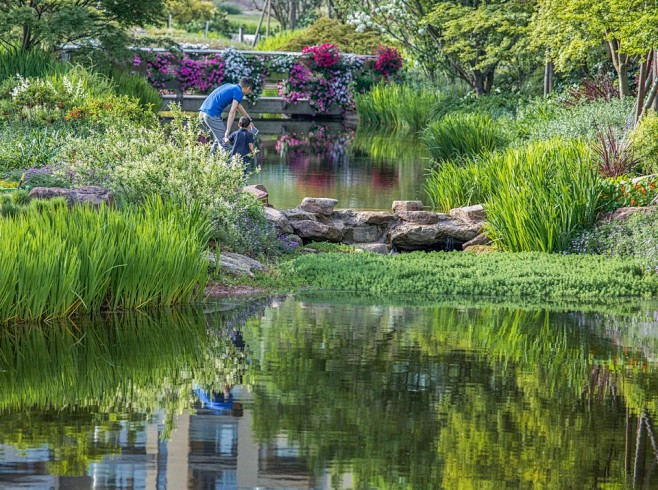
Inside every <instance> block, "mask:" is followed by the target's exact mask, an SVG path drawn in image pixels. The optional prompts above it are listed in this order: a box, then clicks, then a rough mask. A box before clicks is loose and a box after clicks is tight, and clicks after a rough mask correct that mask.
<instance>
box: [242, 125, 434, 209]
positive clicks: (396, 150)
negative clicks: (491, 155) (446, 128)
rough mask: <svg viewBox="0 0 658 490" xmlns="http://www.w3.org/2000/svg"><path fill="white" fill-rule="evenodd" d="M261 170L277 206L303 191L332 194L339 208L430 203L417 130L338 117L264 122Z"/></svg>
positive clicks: (259, 180) (257, 179)
mask: <svg viewBox="0 0 658 490" xmlns="http://www.w3.org/2000/svg"><path fill="white" fill-rule="evenodd" d="M259 129H260V134H259V139H260V144H259V146H260V151H261V152H260V154H259V155H258V158H257V160H258V161H257V163H258V165H259V166H260V169H261V170H260V173H258V174H256V175H254V176H252V177H251V178H250V183H252V184H264V185H265V187H266V188H267V190H268V191H269V194H270V203H271V204H272V205H273V206H274V207H275V208H277V209H290V208H294V207H296V206H298V205H299V203H300V202H301V201H302V199H303V198H304V197H330V198H333V199H337V200H338V207H339V208H351V209H373V210H387V209H391V203H392V202H393V201H394V200H416V199H420V200H423V201H425V202H426V203H427V199H426V198H425V194H424V191H423V182H424V179H425V174H426V171H427V168H428V167H429V158H428V155H427V153H426V151H425V148H424V146H423V144H422V142H420V141H419V140H418V139H417V138H414V137H413V136H409V135H406V136H401V135H391V134H384V133H373V132H369V131H363V130H361V129H360V128H359V129H354V128H347V127H344V126H342V125H341V124H339V123H327V122H325V123H321V124H316V123H313V122H302V121H290V122H285V123H281V122H268V121H262V122H261V123H260V125H259Z"/></svg>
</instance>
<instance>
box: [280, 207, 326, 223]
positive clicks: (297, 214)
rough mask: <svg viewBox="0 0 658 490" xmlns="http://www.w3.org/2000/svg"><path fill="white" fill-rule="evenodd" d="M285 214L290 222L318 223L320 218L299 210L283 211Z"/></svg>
mask: <svg viewBox="0 0 658 490" xmlns="http://www.w3.org/2000/svg"><path fill="white" fill-rule="evenodd" d="M283 214H284V215H285V216H286V218H288V220H289V221H317V220H318V217H317V216H316V215H315V214H313V213H309V212H308V211H302V210H301V209H299V208H294V209H287V210H286V211H283Z"/></svg>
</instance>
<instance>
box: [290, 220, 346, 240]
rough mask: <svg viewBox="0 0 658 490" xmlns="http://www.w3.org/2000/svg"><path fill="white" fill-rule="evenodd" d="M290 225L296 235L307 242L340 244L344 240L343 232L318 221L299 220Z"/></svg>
mask: <svg viewBox="0 0 658 490" xmlns="http://www.w3.org/2000/svg"><path fill="white" fill-rule="evenodd" d="M290 224H291V225H292V227H293V229H294V230H295V233H296V234H297V235H298V236H300V237H301V238H303V239H304V240H305V241H316V242H334V243H339V242H341V241H342V240H343V232H342V231H341V230H339V229H338V228H336V227H334V226H330V225H325V224H324V223H320V222H318V221H311V220H299V221H291V222H290Z"/></svg>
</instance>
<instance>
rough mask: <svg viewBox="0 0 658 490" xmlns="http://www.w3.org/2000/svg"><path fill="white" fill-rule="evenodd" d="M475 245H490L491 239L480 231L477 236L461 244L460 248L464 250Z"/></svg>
mask: <svg viewBox="0 0 658 490" xmlns="http://www.w3.org/2000/svg"><path fill="white" fill-rule="evenodd" d="M476 245H491V240H489V237H488V236H487V235H485V234H484V233H480V234H479V235H478V236H476V237H475V238H473V239H472V240H469V241H468V242H466V243H464V244H463V245H462V249H463V250H466V249H467V248H468V247H474V246H476Z"/></svg>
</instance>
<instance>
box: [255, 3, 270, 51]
mask: <svg viewBox="0 0 658 490" xmlns="http://www.w3.org/2000/svg"><path fill="white" fill-rule="evenodd" d="M269 4H270V0H265V3H264V4H263V11H262V12H261V13H260V19H258V27H256V35H255V36H254V43H253V44H252V45H251V47H252V48H253V47H255V46H256V43H257V42H258V36H260V28H261V26H262V25H263V19H264V18H265V12H266V11H267V6H268V5H269Z"/></svg>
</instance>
